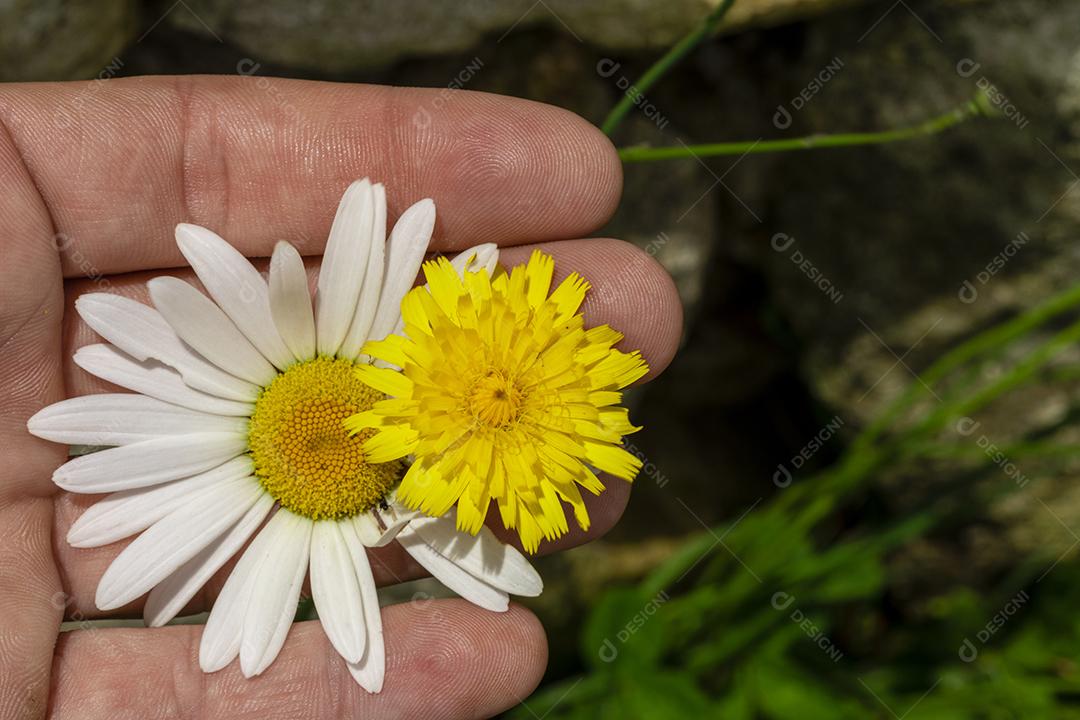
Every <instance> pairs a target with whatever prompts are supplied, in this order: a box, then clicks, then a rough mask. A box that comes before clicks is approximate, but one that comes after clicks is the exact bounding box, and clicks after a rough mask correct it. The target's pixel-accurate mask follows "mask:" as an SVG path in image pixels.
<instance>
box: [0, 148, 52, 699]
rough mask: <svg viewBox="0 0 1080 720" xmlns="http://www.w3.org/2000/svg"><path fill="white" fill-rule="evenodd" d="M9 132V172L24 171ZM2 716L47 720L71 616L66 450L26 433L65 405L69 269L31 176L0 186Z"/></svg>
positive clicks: (13, 177)
mask: <svg viewBox="0 0 1080 720" xmlns="http://www.w3.org/2000/svg"><path fill="white" fill-rule="evenodd" d="M18 163H19V158H18V154H17V152H16V151H15V148H14V146H13V144H12V143H11V140H10V138H8V136H7V135H6V134H5V133H4V131H3V128H0V173H3V172H4V168H9V167H16V166H18ZM0 228H3V229H2V230H0V253H2V256H3V264H2V265H0V367H3V373H2V375H0V377H2V381H0V536H2V537H3V543H2V545H0V717H42V716H44V714H45V709H46V701H47V690H48V678H49V665H50V661H51V656H52V643H53V641H54V640H55V638H56V633H57V631H58V629H59V625H60V617H61V613H60V610H61V608H59V607H53V606H51V605H50V604H49V603H48V602H46V601H45V599H46V598H48V597H49V596H51V595H52V594H53V593H55V592H57V591H58V590H59V588H60V578H59V577H58V576H57V573H56V567H55V566H54V565H53V562H52V544H51V538H50V535H49V531H50V527H51V525H52V516H53V506H52V499H51V497H49V495H50V494H51V493H50V488H49V485H50V483H49V482H48V477H49V473H50V472H52V469H53V468H54V467H56V464H57V463H59V462H61V460H62V458H63V456H64V449H63V448H62V447H59V446H57V445H54V444H52V443H44V442H41V441H39V440H38V439H37V438H34V437H31V436H30V435H29V434H28V433H27V432H26V419H27V418H28V417H30V415H32V414H33V413H34V412H36V411H37V410H39V409H40V408H41V406H42V405H43V404H47V403H50V402H55V401H57V400H59V399H60V398H61V397H62V393H63V388H62V386H61V382H60V364H59V363H60V324H59V322H58V319H59V317H60V313H61V312H63V288H62V287H61V282H60V280H61V278H60V264H59V262H58V260H57V257H56V253H55V251H53V250H52V248H51V245H50V244H49V241H50V239H51V234H50V233H49V217H48V213H47V212H46V210H45V207H44V205H43V204H42V203H41V202H40V201H39V200H38V198H37V193H36V192H35V190H34V186H33V182H32V181H31V180H30V178H29V176H27V175H26V174H25V173H24V172H21V171H20V172H13V173H11V174H10V175H8V176H7V177H5V178H3V180H0Z"/></svg>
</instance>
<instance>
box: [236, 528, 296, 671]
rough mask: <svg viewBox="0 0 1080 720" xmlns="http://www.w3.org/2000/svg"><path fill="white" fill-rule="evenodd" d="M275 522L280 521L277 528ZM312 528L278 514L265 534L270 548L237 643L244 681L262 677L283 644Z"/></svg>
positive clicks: (255, 584)
mask: <svg viewBox="0 0 1080 720" xmlns="http://www.w3.org/2000/svg"><path fill="white" fill-rule="evenodd" d="M275 520H277V521H279V522H278V523H277V524H276V526H275V524H274V521H275ZM313 524H314V523H312V521H311V520H309V519H308V518H305V517H300V516H299V515H293V514H292V513H291V512H289V511H287V510H280V511H278V512H277V513H276V514H275V515H274V517H273V519H272V520H271V522H270V524H268V525H267V526H266V529H265V530H264V532H271V539H270V544H269V547H268V548H267V551H266V552H267V558H266V562H264V563H262V564H261V565H260V566H259V570H258V573H257V574H256V576H255V579H254V580H253V581H252V591H251V599H250V601H249V603H248V609H247V613H246V614H245V616H244V636H243V640H242V642H241V643H240V670H241V672H243V673H244V677H254V676H255V675H259V674H261V673H262V672H263V670H265V669H266V668H268V667H269V666H270V663H272V662H273V661H274V658H276V657H277V655H278V653H279V652H281V647H282V645H284V644H285V636H286V635H287V634H288V632H289V627H290V626H291V625H292V621H293V616H294V615H296V603H297V602H298V601H299V599H300V588H301V587H302V586H303V584H304V576H305V575H306V574H307V569H308V553H309V550H310V545H311V526H312V525H313ZM272 527H273V530H271V528H272Z"/></svg>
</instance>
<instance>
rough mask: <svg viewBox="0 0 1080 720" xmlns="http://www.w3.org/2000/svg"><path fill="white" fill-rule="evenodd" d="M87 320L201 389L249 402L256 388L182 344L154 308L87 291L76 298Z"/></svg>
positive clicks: (124, 347)
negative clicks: (86, 293)
mask: <svg viewBox="0 0 1080 720" xmlns="http://www.w3.org/2000/svg"><path fill="white" fill-rule="evenodd" d="M75 309H76V310H78V311H79V315H81V316H82V318H83V320H85V321H86V324H87V325H89V326H90V327H92V328H93V329H94V331H95V332H97V334H98V335H101V336H102V337H103V338H105V339H106V340H108V341H109V342H111V343H112V344H113V345H115V346H116V347H118V348H120V349H121V350H123V351H124V352H126V353H127V354H128V355H131V356H132V357H134V358H135V359H136V360H146V359H147V358H153V359H155V360H159V361H161V362H163V363H165V364H166V365H168V366H169V367H171V368H174V369H175V370H176V371H177V372H179V373H180V375H181V376H182V377H183V378H184V382H185V383H187V384H188V385H190V386H191V387H193V388H195V389H196V390H202V391H203V392H207V393H210V394H211V395H217V396H218V397H223V398H228V399H229V400H241V401H246V402H250V401H252V400H254V399H255V398H256V397H257V396H258V394H259V388H258V387H257V386H256V385H252V384H251V383H249V382H246V381H244V380H241V379H240V378H238V377H235V376H234V375H230V374H229V373H227V372H225V371H224V370H222V369H221V368H219V367H217V366H216V365H214V364H212V363H210V362H208V361H207V360H205V359H204V358H203V357H202V356H201V355H199V354H198V353H196V352H195V351H194V350H192V349H191V348H189V347H188V346H186V345H184V343H183V342H181V341H180V338H178V337H177V336H176V333H175V332H173V329H172V327H170V325H169V323H168V322H166V321H165V318H163V317H162V316H161V313H159V312H158V311H157V310H154V309H153V308H151V307H149V306H147V305H143V304H142V303H140V302H136V301H134V300H132V299H130V298H126V297H121V296H119V295H109V294H108V293H90V294H88V295H82V296H80V297H79V299H78V300H76V301H75Z"/></svg>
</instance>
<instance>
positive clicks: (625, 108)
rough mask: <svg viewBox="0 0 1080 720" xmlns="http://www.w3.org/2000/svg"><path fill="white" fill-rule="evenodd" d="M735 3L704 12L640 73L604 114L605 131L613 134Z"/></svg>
mask: <svg viewBox="0 0 1080 720" xmlns="http://www.w3.org/2000/svg"><path fill="white" fill-rule="evenodd" d="M734 4H735V0H721V2H720V4H719V5H717V6H716V8H715V9H714V10H713V11H712V12H711V13H709V14H708V15H706V16H705V18H704V19H703V20H702V21H701V22H700V23H698V25H697V27H695V28H694V29H693V30H691V31H690V32H689V33H687V34H686V36H685V37H683V39H682V40H680V41H679V42H677V43H675V45H673V46H672V48H671V49H670V50H668V51H667V52H666V53H664V56H663V57H662V58H660V59H659V60H657V61H656V62H655V63H653V64H652V67H650V68H649V69H648V70H646V71H645V74H644V75H642V76H641V79H639V80H638V81H637V82H636V83H634V86H633V89H632V90H629V91H627V92H626V93H624V94H623V97H622V99H621V100H619V102H618V104H617V105H615V107H613V108H612V109H611V112H609V113H608V116H607V117H606V118H604V122H603V124H601V125H600V129H601V130H602V131H603V132H604V134H605V135H611V133H612V132H614V131H615V128H617V127H618V126H619V123H620V122H622V119H623V117H624V116H625V115H626V113H628V112H629V111H630V108H632V107H634V102H635V101H636V100H637V99H638V98H639V97H641V95H642V93H644V92H645V91H646V90H648V89H649V88H651V87H652V86H653V85H654V84H656V81H657V80H659V79H660V78H661V77H663V76H664V73H666V72H667V71H668V70H669V69H671V66H673V65H674V64H675V63H677V62H679V60H681V59H682V58H683V57H684V56H685V55H686V54H687V53H688V52H690V51H691V50H693V49H694V48H695V47H697V45H698V43H700V42H701V41H702V40H704V39H705V38H707V37H709V36H710V35H712V34H713V31H714V30H716V26H717V25H719V24H720V21H721V20H722V19H723V18H724V15H726V14H727V11H728V10H729V9H730V8H731V6H732V5H734Z"/></svg>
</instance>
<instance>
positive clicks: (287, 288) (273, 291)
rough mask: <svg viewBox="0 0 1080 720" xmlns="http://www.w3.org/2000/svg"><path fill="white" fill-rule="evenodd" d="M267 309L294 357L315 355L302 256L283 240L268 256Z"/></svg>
mask: <svg viewBox="0 0 1080 720" xmlns="http://www.w3.org/2000/svg"><path fill="white" fill-rule="evenodd" d="M270 312H271V314H272V315H273V316H274V325H276V326H277V330H278V334H279V335H281V339H282V340H284V341H285V345H287V346H288V348H289V351H290V352H291V353H292V354H293V357H294V358H296V359H297V360H310V359H311V358H313V357H315V315H314V314H313V313H312V310H311V292H310V291H309V290H308V280H307V270H305V269H304V259H303V258H302V257H300V253H299V252H297V251H296V248H294V247H293V246H292V245H290V244H289V243H287V242H285V241H284V240H283V241H281V242H279V243H278V244H277V245H276V246H274V254H273V256H272V257H271V258H270Z"/></svg>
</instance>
